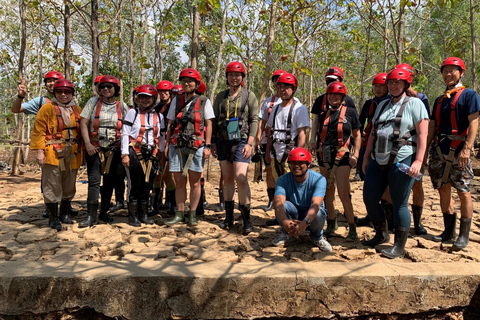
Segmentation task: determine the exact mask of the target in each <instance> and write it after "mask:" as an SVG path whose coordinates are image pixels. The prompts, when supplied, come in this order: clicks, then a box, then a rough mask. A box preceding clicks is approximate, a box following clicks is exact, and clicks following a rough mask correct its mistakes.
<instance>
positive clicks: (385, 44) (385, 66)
mask: <svg viewBox="0 0 480 320" xmlns="http://www.w3.org/2000/svg"><path fill="white" fill-rule="evenodd" d="M384 30H385V35H384V36H383V72H386V71H387V69H388V21H387V19H385V28H384Z"/></svg>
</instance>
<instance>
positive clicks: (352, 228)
mask: <svg viewBox="0 0 480 320" xmlns="http://www.w3.org/2000/svg"><path fill="white" fill-rule="evenodd" d="M357 240H358V235H357V225H356V224H355V223H349V224H348V234H347V238H346V241H349V242H351V241H357Z"/></svg>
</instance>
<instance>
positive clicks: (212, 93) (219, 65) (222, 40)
mask: <svg viewBox="0 0 480 320" xmlns="http://www.w3.org/2000/svg"><path fill="white" fill-rule="evenodd" d="M228 6H229V0H225V4H224V8H223V18H222V30H221V33H220V48H219V49H218V55H217V66H216V69H215V77H214V78H213V84H212V86H211V88H210V101H212V102H213V99H214V98H215V91H216V90H217V86H218V79H219V77H220V70H221V68H222V55H223V49H224V48H225V33H226V26H225V24H226V21H227V12H228Z"/></svg>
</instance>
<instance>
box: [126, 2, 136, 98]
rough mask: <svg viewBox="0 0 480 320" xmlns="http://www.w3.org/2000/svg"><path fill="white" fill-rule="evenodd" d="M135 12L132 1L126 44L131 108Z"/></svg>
mask: <svg viewBox="0 0 480 320" xmlns="http://www.w3.org/2000/svg"><path fill="white" fill-rule="evenodd" d="M134 10H135V4H134V2H133V1H132V2H131V3H130V19H131V22H130V23H131V26H130V28H131V29H130V43H129V44H128V67H129V70H128V71H129V74H130V82H129V87H130V105H132V106H133V95H132V93H133V42H134V41H135V16H134V15H133V12H134Z"/></svg>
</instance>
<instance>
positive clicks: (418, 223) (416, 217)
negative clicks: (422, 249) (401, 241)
mask: <svg viewBox="0 0 480 320" xmlns="http://www.w3.org/2000/svg"><path fill="white" fill-rule="evenodd" d="M422 213H423V207H419V206H414V205H413V204H412V215H413V226H414V227H415V234H416V235H417V236H420V235H425V234H427V230H425V228H424V227H423V226H422Z"/></svg>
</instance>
